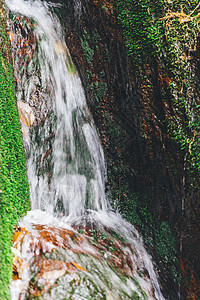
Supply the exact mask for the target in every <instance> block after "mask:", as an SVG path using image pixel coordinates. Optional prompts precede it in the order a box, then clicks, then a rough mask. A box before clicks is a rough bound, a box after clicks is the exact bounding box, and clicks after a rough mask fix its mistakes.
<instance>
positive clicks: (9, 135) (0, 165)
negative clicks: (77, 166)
mask: <svg viewBox="0 0 200 300" xmlns="http://www.w3.org/2000/svg"><path fill="white" fill-rule="evenodd" d="M0 8H1V14H0V32H1V43H0V119H1V123H0V186H1V191H0V217H1V218H0V241H1V242H0V262H1V272H0V298H1V299H9V291H8V286H9V282H10V278H11V264H12V255H11V245H12V232H13V226H15V225H16V224H17V221H18V220H19V218H20V217H21V216H23V215H24V214H25V213H26V211H27V210H28V209H30V201H29V187H28V180H27V176H26V166H25V154H24V149H23V142H22V134H21V128H20V121H19V115H18V110H17V104H16V96H15V84H14V73H13V68H12V64H11V61H12V59H11V52H10V43H9V38H8V33H7V31H6V26H7V25H6V20H7V13H6V11H5V7H4V2H3V1H1V2H0Z"/></svg>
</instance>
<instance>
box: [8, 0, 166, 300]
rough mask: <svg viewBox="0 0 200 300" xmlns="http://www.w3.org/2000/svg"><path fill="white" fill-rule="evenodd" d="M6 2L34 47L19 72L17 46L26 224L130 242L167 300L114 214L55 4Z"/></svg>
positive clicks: (130, 230) (134, 235) (128, 229)
mask: <svg viewBox="0 0 200 300" xmlns="http://www.w3.org/2000/svg"><path fill="white" fill-rule="evenodd" d="M6 3H7V5H8V7H9V9H10V10H11V11H12V13H13V14H15V15H17V14H20V16H24V18H26V21H27V20H30V24H29V25H30V28H29V29H30V31H31V30H32V35H31V38H32V43H33V46H32V50H31V51H32V54H31V59H30V61H28V62H27V63H26V65H22V66H21V68H20V63H21V61H20V59H19V55H18V59H17V58H16V57H17V51H18V48H20V47H23V45H20V44H19V39H16V40H14V39H13V41H12V47H13V53H14V58H15V59H14V69H15V77H16V82H17V99H18V108H19V111H20V110H21V114H22V115H23V109H24V110H26V112H27V111H29V117H28V123H27V121H26V122H23V118H21V121H22V132H23V136H24V146H25V150H26V155H27V173H28V180H29V185H30V196H31V205H32V211H31V212H29V213H28V214H27V216H26V217H25V218H24V220H22V222H21V224H22V225H23V226H24V227H28V226H29V225H30V224H33V223H34V224H39V223H40V224H45V225H48V224H51V225H52V223H53V224H54V225H56V226H61V227H65V226H66V225H65V224H69V225H76V226H78V225H80V224H83V223H84V222H90V223H94V224H96V225H97V226H98V227H99V228H108V229H109V230H113V231H115V232H117V233H119V234H120V235H122V236H125V237H126V238H127V239H128V240H129V241H130V243H131V244H132V245H133V247H134V249H135V253H136V254H137V255H136V256H137V258H138V259H137V262H136V261H135V260H134V263H135V264H136V263H137V264H138V265H139V266H140V267H141V266H144V267H145V268H146V269H147V270H148V273H149V276H150V279H151V282H152V284H153V287H154V290H155V298H156V299H159V300H162V299H164V298H163V296H162V294H161V291H160V287H159V284H158V281H157V278H156V274H155V271H154V267H153V264H152V261H151V258H150V256H149V255H148V254H147V252H146V250H145V248H144V246H143V243H142V239H141V237H140V236H139V234H138V232H137V230H136V229H135V228H134V227H133V226H132V225H130V224H129V223H127V222H126V221H125V220H123V219H122V218H121V216H120V215H119V214H118V213H114V212H113V211H112V210H111V208H110V205H109V202H108V199H107V197H106V194H105V182H106V164H105V159H104V154H103V150H102V147H101V144H100V141H99V138H98V134H97V131H96V129H95V126H94V122H93V119H92V117H91V115H90V113H89V110H88V108H87V104H86V98H85V95H84V91H83V88H82V85H81V81H80V78H79V77H78V75H77V73H76V72H75V71H74V67H73V64H72V61H71V58H70V54H69V51H68V49H67V47H66V44H65V41H64V38H63V34H62V28H61V25H60V23H59V20H58V19H57V18H56V17H55V16H54V15H53V14H52V12H51V9H50V8H51V6H52V5H53V4H52V3H50V4H48V3H46V2H41V1H37V0H36V1H25V0H13V1H12V0H6ZM27 22H28V21H27ZM11 26H13V28H12V30H13V32H15V35H18V36H21V37H22V38H23V36H24V35H25V34H26V33H24V31H25V30H24V29H23V32H22V31H20V29H19V28H18V30H15V29H14V25H11ZM27 26H28V25H27ZM27 30H28V29H27ZM27 53H28V51H27ZM28 60H29V59H28ZM22 69H23V70H22ZM45 218H46V220H45ZM48 220H50V221H48ZM130 255H131V254H130ZM111 280H112V279H111ZM140 280H141V279H140V278H139V276H138V281H140ZM144 281H145V280H144ZM142 284H143V283H142ZM142 284H141V285H142ZM116 289H117V287H116ZM150 294H151V292H149V295H150ZM12 299H15V296H14V294H13V292H12ZM16 299H17V298H16ZM97 299H101V298H97ZM120 299H121V298H120ZM148 299H154V298H153V296H149V298H148Z"/></svg>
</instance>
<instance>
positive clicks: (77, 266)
mask: <svg viewBox="0 0 200 300" xmlns="http://www.w3.org/2000/svg"><path fill="white" fill-rule="evenodd" d="M70 263H71V264H72V265H73V266H74V267H75V268H77V269H79V270H81V271H85V272H88V270H86V269H84V268H83V267H81V266H79V265H78V264H77V263H75V262H72V261H70Z"/></svg>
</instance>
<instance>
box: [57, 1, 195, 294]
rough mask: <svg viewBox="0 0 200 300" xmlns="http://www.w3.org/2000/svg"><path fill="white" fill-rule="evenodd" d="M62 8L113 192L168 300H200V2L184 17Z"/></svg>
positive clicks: (151, 8) (130, 9)
mask: <svg viewBox="0 0 200 300" xmlns="http://www.w3.org/2000/svg"><path fill="white" fill-rule="evenodd" d="M58 2H59V4H61V5H62V9H61V10H60V9H57V12H58V14H59V17H60V18H61V19H62V20H63V26H64V27H63V28H65V30H66V43H67V45H68V47H69V49H70V52H71V55H72V58H73V61H74V63H75V65H76V67H77V69H78V71H79V74H80V76H81V79H82V83H83V85H84V88H85V93H86V96H87V99H88V104H89V105H90V109H91V111H92V114H93V116H94V120H95V123H96V125H97V127H98V129H99V134H100V136H101V140H102V144H103V146H104V151H105V153H106V157H107V168H108V185H107V190H108V195H109V197H110V198H112V199H113V205H114V206H116V207H118V209H119V210H120V211H121V212H122V213H123V214H124V216H126V218H127V219H128V220H129V221H130V222H132V223H133V224H134V225H136V226H138V228H140V230H141V231H142V232H143V235H144V238H145V240H146V243H147V245H148V247H149V249H152V254H153V256H154V257H155V259H156V261H157V266H158V267H159V269H160V270H161V274H160V277H161V280H162V283H163V288H164V290H165V296H166V297H168V298H169V299H172V298H173V299H177V298H178V291H179V292H180V293H181V297H182V298H183V299H185V298H188V299H191V297H194V299H197V298H198V293H199V291H198V281H199V278H198V274H199V260H198V252H199V247H200V245H199V242H198V241H199V236H200V233H199V230H198V228H197V225H196V224H199V212H198V202H199V192H198V188H197V186H198V178H199V177H198V151H197V149H198V132H199V127H198V126H199V125H198V124H199V122H198V116H197V110H195V109H196V108H198V101H199V100H198V93H197V91H198V76H199V74H198V64H199V50H198V49H199V45H198V39H197V33H196V27H195V26H196V25H195V24H196V23H195V18H193V19H192V18H191V19H187V18H190V17H191V16H190V17H188V15H189V14H190V13H191V12H192V11H193V9H195V3H194V4H193V6H192V5H191V7H187V9H186V11H185V12H183V11H181V6H180V4H181V3H179V4H176V5H173V4H169V3H164V2H163V1H158V3H157V5H154V4H155V3H153V2H151V1H147V3H146V2H145V1H142V3H139V4H137V5H136V4H134V3H132V4H130V3H129V1H121V2H120V1H117V3H116V2H115V3H114V2H112V1H94V0H90V1H84V0H80V1H68V2H67V3H66V2H65V1H63V2H62V3H61V1H58ZM143 2H145V3H143ZM142 4H144V5H142ZM55 10H56V8H55ZM60 11H61V12H62V14H61V13H60ZM167 12H171V14H167ZM181 18H182V19H181ZM142 20H143V21H142ZM184 20H189V21H188V22H186V21H184ZM193 21H194V22H193ZM192 22H193V23H192ZM182 24H184V25H185V24H186V25H187V26H186V28H185V29H182ZM144 26H146V27H145V28H144ZM170 26H171V27H170ZM169 27H170V28H169ZM147 28H148V29H147ZM194 28H195V30H194ZM172 29H173V30H172ZM183 30H186V31H185V32H184V31H183ZM192 30H193V31H192ZM191 32H193V33H191ZM194 32H195V33H194ZM184 36H185V37H186V38H185V40H184ZM195 36H196V37H195ZM125 44H126V45H127V47H126V46H125ZM127 53H128V54H129V55H127ZM182 70H184V72H183V71H182ZM188 99H189V100H188ZM192 249H193V250H192ZM185 282H186V283H185ZM195 297H196V298H195Z"/></svg>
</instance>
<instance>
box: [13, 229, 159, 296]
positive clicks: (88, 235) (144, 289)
mask: <svg viewBox="0 0 200 300" xmlns="http://www.w3.org/2000/svg"><path fill="white" fill-rule="evenodd" d="M13 252H14V253H15V256H14V261H13V283H12V285H11V291H12V290H13V288H14V287H15V286H18V290H19V292H18V293H19V295H20V294H21V295H23V297H25V298H26V299H29V298H31V297H41V299H70V298H71V296H72V295H76V296H77V297H78V299H101V298H102V299H135V298H134V297H140V298H138V299H146V298H145V296H144V295H148V297H149V298H148V299H155V297H154V290H153V287H152V285H151V282H150V279H149V274H148V272H147V271H145V269H144V268H143V267H142V265H140V258H139V257H138V256H137V254H136V253H135V252H134V249H133V248H132V246H131V245H130V244H129V243H128V241H126V240H125V239H124V238H123V237H121V236H119V235H117V234H115V233H114V232H113V233H110V232H106V231H100V230H99V229H98V228H95V227H92V228H89V227H85V228H81V229H80V230H79V229H78V228H77V229H76V230H75V229H73V228H71V230H70V229H66V228H60V227H56V226H55V227H54V226H47V225H42V224H41V225H40V224H35V225H32V226H31V228H26V229H25V228H20V227H19V228H17V230H16V232H15V233H14V236H13ZM138 262H139V264H138ZM111 278H112V280H111ZM116 286H117V290H116ZM20 287H23V289H22V288H21V290H20ZM127 287H128V288H127ZM127 295H128V296H127ZM136 299H137V298H136Z"/></svg>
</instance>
